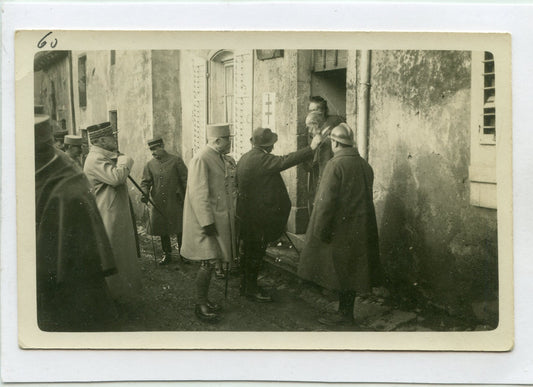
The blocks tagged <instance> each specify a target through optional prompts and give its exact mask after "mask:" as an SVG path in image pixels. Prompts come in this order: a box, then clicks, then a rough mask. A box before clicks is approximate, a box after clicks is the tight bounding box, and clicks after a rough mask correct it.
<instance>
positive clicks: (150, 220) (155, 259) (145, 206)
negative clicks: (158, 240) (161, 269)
mask: <svg viewBox="0 0 533 387" xmlns="http://www.w3.org/2000/svg"><path fill="white" fill-rule="evenodd" d="M147 209H148V204H146V203H145V204H144V216H146V210H147ZM148 222H149V223H150V230H152V219H150V214H148ZM150 238H151V240H152V252H153V253H154V263H155V264H156V265H157V256H156V254H155V245H154V236H153V235H150Z"/></svg>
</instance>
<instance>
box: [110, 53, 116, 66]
mask: <svg viewBox="0 0 533 387" xmlns="http://www.w3.org/2000/svg"><path fill="white" fill-rule="evenodd" d="M109 60H110V63H111V66H113V65H114V64H115V60H116V51H115V50H111V56H110V58H109Z"/></svg>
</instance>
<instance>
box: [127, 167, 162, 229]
mask: <svg viewBox="0 0 533 387" xmlns="http://www.w3.org/2000/svg"><path fill="white" fill-rule="evenodd" d="M128 179H130V181H131V182H132V183H133V185H134V186H135V188H137V189H138V190H139V191H140V192H141V193H142V194H143V196H145V197H146V198H147V199H148V203H150V204H151V205H152V206H153V207H154V208H155V210H156V211H157V212H159V213H160V214H161V216H162V217H163V218H165V220H166V221H168V219H167V217H166V216H165V214H163V212H162V211H161V210H160V209H159V208H158V207H157V206H156V205H155V203H154V202H153V201H152V199H150V196H149V195H148V194H147V193H146V192H144V191H143V189H142V188H141V186H140V185H139V184H137V182H136V181H135V180H134V179H133V177H131V175H128Z"/></svg>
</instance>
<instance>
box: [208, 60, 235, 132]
mask: <svg viewBox="0 0 533 387" xmlns="http://www.w3.org/2000/svg"><path fill="white" fill-rule="evenodd" d="M208 79H209V81H208V89H209V100H208V101H209V116H208V122H209V123H210V124H216V123H223V122H224V123H229V124H232V123H233V52H231V51H225V50H224V51H219V52H217V53H216V54H215V55H214V56H213V58H212V59H211V61H210V62H209V78H208Z"/></svg>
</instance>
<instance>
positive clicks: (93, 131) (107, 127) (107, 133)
mask: <svg viewBox="0 0 533 387" xmlns="http://www.w3.org/2000/svg"><path fill="white" fill-rule="evenodd" d="M87 134H88V135H89V140H91V142H92V141H93V140H96V139H97V138H100V137H111V136H113V134H114V132H113V128H112V126H111V122H102V123H101V124H98V125H91V126H88V127H87Z"/></svg>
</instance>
